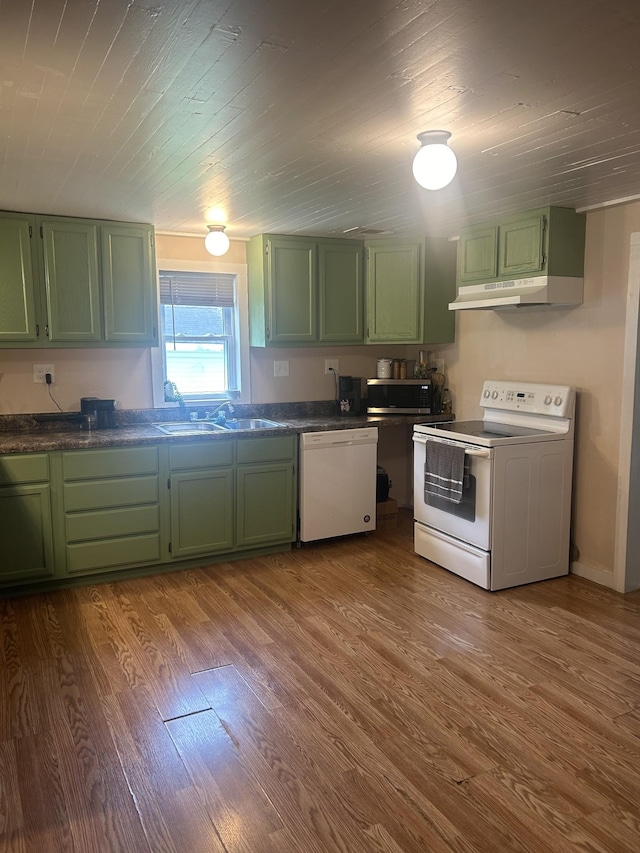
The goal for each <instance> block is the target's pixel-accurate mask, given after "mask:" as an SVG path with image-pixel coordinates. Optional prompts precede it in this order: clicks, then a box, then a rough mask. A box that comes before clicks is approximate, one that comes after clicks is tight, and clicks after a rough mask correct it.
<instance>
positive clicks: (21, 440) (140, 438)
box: [0, 415, 453, 454]
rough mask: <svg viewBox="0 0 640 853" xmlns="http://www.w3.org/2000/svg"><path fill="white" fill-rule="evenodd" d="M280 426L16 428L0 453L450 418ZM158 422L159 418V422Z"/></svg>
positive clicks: (290, 421)
mask: <svg viewBox="0 0 640 853" xmlns="http://www.w3.org/2000/svg"><path fill="white" fill-rule="evenodd" d="M273 419H274V420H277V421H278V423H281V424H282V426H280V427H277V428H274V427H272V428H269V429H247V430H229V431H228V432H226V431H223V430H220V431H219V432H203V433H198V434H190V435H166V434H165V433H163V432H161V431H160V430H159V429H156V427H154V426H153V424H152V423H138V424H127V425H123V426H119V427H117V428H115V429H101V430H91V431H83V430H81V429H80V428H79V426H77V427H76V428H74V429H60V430H55V429H38V428H35V429H16V430H4V431H0V454H3V453H5V454H6V453H38V452H46V451H55V450H85V449H90V448H101V447H127V446H128V445H134V444H165V443H167V442H169V443H175V442H181V443H184V442H185V441H188V442H199V441H220V440H224V439H229V438H247V437H249V436H261V437H262V436H270V435H292V434H296V433H302V432H322V431H325V430H337V429H358V428H361V427H371V426H375V427H380V428H384V427H390V426H412V425H413V424H417V423H438V422H441V421H450V420H452V419H453V416H452V415H372V416H366V415H364V416H358V417H340V416H337V415H320V416H315V417H293V418H289V417H287V418H284V417H278V418H273ZM167 420H168V419H167ZM159 422H161V419H159Z"/></svg>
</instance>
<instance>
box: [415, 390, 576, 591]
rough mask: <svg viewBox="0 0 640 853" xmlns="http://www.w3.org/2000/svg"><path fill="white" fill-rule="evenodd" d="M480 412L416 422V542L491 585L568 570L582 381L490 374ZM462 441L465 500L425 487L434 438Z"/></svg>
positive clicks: (427, 553) (434, 557) (437, 559)
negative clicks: (470, 417) (578, 384)
mask: <svg viewBox="0 0 640 853" xmlns="http://www.w3.org/2000/svg"><path fill="white" fill-rule="evenodd" d="M480 405H481V406H482V408H483V417H482V420H479V421H461V422H455V421H453V422H447V423H439V424H417V425H416V426H415V427H414V433H413V442H414V482H413V486H414V488H413V500H414V549H415V551H416V553H417V554H420V555H421V556H423V557H426V558H427V559H428V560H431V561H432V562H434V563H437V564H438V565H440V566H443V567H444V568H446V569H449V571H452V572H455V573H456V574H458V575H460V576H461V577H463V578H466V579H467V580H469V581H472V582H473V583H475V584H478V586H481V587H483V588H484V589H490V590H498V589H506V588H507V587H512V586H518V585H520V584H525V583H531V582H532V581H540V580H546V579H548V578H553V577H558V576H559V575H566V574H567V573H568V571H569V533H570V524H571V483H572V468H573V433H574V414H575V391H574V389H573V388H570V387H568V386H566V385H541V384H534V383H527V382H497V381H487V382H485V383H484V385H483V389H482V395H481V398H480ZM431 441H435V442H442V443H445V444H451V445H457V446H462V447H464V451H465V456H464V459H465V464H464V478H463V490H462V500H461V501H460V502H459V503H454V502H453V501H450V500H446V499H444V498H442V497H434V496H433V495H431V494H428V493H427V491H426V489H425V462H426V445H427V442H431Z"/></svg>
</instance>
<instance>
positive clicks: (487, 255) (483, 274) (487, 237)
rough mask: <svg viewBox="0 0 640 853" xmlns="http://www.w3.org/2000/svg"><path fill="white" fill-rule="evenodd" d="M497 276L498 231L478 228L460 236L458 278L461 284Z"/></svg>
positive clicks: (495, 228)
mask: <svg viewBox="0 0 640 853" xmlns="http://www.w3.org/2000/svg"><path fill="white" fill-rule="evenodd" d="M497 274H498V229H497V227H493V228H480V229H474V230H473V231H468V232H464V233H463V234H461V235H460V243H459V247H458V278H459V281H460V283H461V284H466V283H470V282H474V283H475V282H476V281H479V280H481V279H483V280H484V279H492V278H495V277H496V275H497Z"/></svg>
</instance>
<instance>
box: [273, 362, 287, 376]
mask: <svg viewBox="0 0 640 853" xmlns="http://www.w3.org/2000/svg"><path fill="white" fill-rule="evenodd" d="M273 375H274V376H288V375H289V362H288V361H274V362H273Z"/></svg>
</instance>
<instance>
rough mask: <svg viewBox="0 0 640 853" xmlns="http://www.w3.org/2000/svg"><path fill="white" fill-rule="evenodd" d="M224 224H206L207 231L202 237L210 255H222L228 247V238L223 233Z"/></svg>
mask: <svg viewBox="0 0 640 853" xmlns="http://www.w3.org/2000/svg"><path fill="white" fill-rule="evenodd" d="M225 227H226V226H225V225H207V228H208V229H209V233H208V234H207V236H206V237H205V238H204V247H205V249H206V250H207V252H209V254H210V255H224V254H225V252H226V251H227V250H228V248H229V238H228V237H227V235H226V234H225V233H224V229H225Z"/></svg>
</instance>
